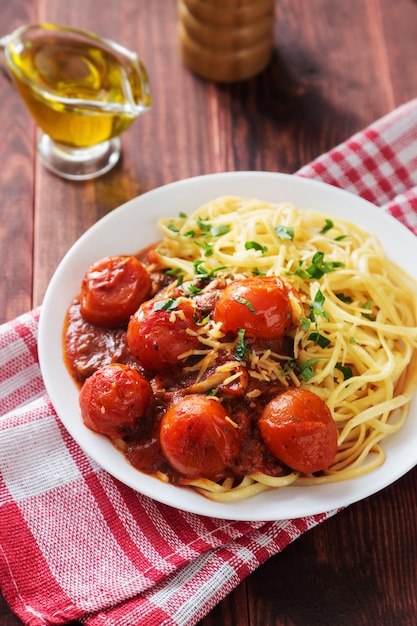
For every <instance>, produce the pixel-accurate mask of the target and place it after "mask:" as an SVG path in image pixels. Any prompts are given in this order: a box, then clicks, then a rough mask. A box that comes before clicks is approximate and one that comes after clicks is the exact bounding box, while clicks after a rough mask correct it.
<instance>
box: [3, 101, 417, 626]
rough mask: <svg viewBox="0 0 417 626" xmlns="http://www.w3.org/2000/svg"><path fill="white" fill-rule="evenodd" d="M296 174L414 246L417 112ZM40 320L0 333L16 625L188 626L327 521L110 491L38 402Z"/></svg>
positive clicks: (6, 535) (115, 485) (8, 583)
mask: <svg viewBox="0 0 417 626" xmlns="http://www.w3.org/2000/svg"><path fill="white" fill-rule="evenodd" d="M298 174H299V175H301V176H305V177H308V178H315V179H319V180H322V181H324V182H326V183H330V184H332V185H337V186H339V187H342V188H344V189H347V190H349V191H351V192H353V193H356V194H359V195H361V196H362V197H364V198H366V199H368V200H370V201H372V202H374V203H375V204H377V205H378V206H380V207H381V210H382V211H388V212H389V213H391V214H392V215H394V216H395V217H396V218H398V219H399V220H401V221H402V222H403V223H404V224H405V225H406V226H408V227H409V228H410V229H411V230H412V231H413V232H414V233H415V234H417V187H416V185H417V100H415V101H412V102H410V103H408V104H406V105H404V106H402V107H400V108H399V109H397V110H396V111H394V112H393V113H391V114H389V115H387V116H386V117H384V118H383V119H381V120H379V121H378V122H376V123H375V124H372V125H371V126H370V127H369V128H367V129H366V130H364V131H363V132H360V133H358V134H356V135H355V136H354V137H352V138H351V139H350V140H349V141H347V142H345V143H344V144H342V145H340V146H338V147H337V148H335V149H334V150H331V151H330V152H329V153H327V154H325V155H323V156H321V157H320V158H318V159H317V160H315V161H314V162H313V163H311V164H310V165H308V166H307V167H304V168H303V169H302V170H301V171H300V172H298ZM416 258H417V241H416ZM38 319H39V310H38V309H37V310H34V311H32V312H30V313H28V314H26V315H23V316H21V317H19V318H18V319H15V320H14V321H12V322H10V323H7V324H4V325H3V326H2V327H1V328H0V414H1V415H2V417H1V418H0V472H1V475H0V507H1V512H0V548H1V549H0V584H1V589H2V593H3V594H4V596H5V598H6V600H7V601H8V603H9V604H10V607H11V608H12V610H13V611H14V612H15V613H16V614H17V615H18V616H19V617H20V619H21V620H22V621H23V622H24V623H25V624H30V625H31V626H41V625H46V624H64V623H67V622H69V621H71V620H80V621H81V622H83V623H85V624H87V625H88V626H104V625H107V626H110V625H113V626H114V625H120V626H123V625H126V626H131V625H132V624H135V625H139V624H146V626H153V625H155V626H156V625H157V626H161V625H165V626H192V625H193V624H196V623H197V622H198V621H199V620H200V619H201V618H202V617H204V615H206V614H207V613H208V612H209V611H210V610H211V609H212V608H213V607H214V606H215V605H216V603H218V602H219V601H220V600H221V599H222V598H223V597H225V596H226V595H227V594H228V593H229V592H230V591H231V590H232V589H233V588H235V587H236V586H237V585H238V584H239V582H240V581H241V580H243V579H244V578H245V577H246V576H248V575H249V574H250V573H251V572H253V571H254V570H255V569H256V568H257V567H258V566H259V565H260V564H261V563H263V562H264V561H265V560H266V559H268V558H269V557H270V556H272V555H274V554H276V553H278V552H280V551H281V550H283V549H284V548H285V547H286V546H287V545H288V544H289V543H290V542H292V541H293V540H294V539H296V538H297V537H299V536H300V535H301V534H302V533H304V532H306V531H307V530H309V529H311V528H312V527H314V526H315V525H317V524H319V523H320V522H323V521H324V520H326V519H327V518H328V517H330V516H331V515H333V514H334V513H335V511H330V512H325V513H323V514H321V515H316V516H313V517H308V518H303V519H292V520H286V521H279V522H254V523H250V522H239V521H227V520H222V519H210V518H206V517H201V516H198V515H194V514H191V513H185V512H182V511H178V510H175V509H172V508H170V507H168V506H166V505H163V504H160V503H158V502H156V501H153V500H151V499H149V498H147V497H145V496H143V495H141V494H139V493H136V492H135V491H133V490H132V489H130V488H128V487H126V486H125V485H123V484H121V483H119V482H118V481H117V480H115V479H114V478H112V477H111V476H110V475H109V474H107V473H106V472H105V471H104V470H102V469H100V468H99V467H98V466H97V465H96V464H95V463H94V462H93V461H92V460H91V459H89V458H87V457H86V456H85V454H84V453H83V452H82V451H81V450H80V448H79V447H78V445H77V444H76V443H75V442H74V441H73V440H72V439H71V437H70V436H69V435H68V434H67V432H66V430H65V429H64V428H63V426H62V425H61V423H60V421H59V419H58V418H57V416H56V414H55V412H54V409H53V407H52V405H51V403H50V401H49V399H48V397H47V395H46V394H45V389H44V386H43V382H42V378H41V375H40V371H39V366H38V360H37V339H36V336H37V328H38Z"/></svg>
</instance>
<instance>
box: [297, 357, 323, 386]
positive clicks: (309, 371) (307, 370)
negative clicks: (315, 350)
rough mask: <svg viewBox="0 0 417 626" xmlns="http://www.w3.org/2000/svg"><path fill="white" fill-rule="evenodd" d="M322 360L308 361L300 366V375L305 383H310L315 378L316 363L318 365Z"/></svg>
mask: <svg viewBox="0 0 417 626" xmlns="http://www.w3.org/2000/svg"><path fill="white" fill-rule="evenodd" d="M318 361H320V359H308V361H304V362H303V363H300V364H299V365H298V373H299V376H300V378H301V380H303V381H304V382H305V383H308V381H309V380H311V379H312V378H313V376H314V368H313V365H314V363H317V362H318Z"/></svg>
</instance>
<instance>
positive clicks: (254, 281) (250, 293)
mask: <svg viewBox="0 0 417 626" xmlns="http://www.w3.org/2000/svg"><path fill="white" fill-rule="evenodd" d="M213 318H214V320H215V321H216V322H221V324H222V330H223V331H224V332H232V333H237V332H238V329H239V328H244V329H245V332H246V336H248V337H260V338H262V339H276V338H278V337H282V336H283V335H285V333H287V332H288V330H289V329H290V327H291V304H290V299H289V297H288V292H287V290H286V288H285V285H284V284H283V282H282V281H281V280H280V279H279V278H278V277H277V276H259V277H256V278H246V279H243V280H235V281H233V282H231V283H230V284H229V285H228V286H227V287H226V288H225V289H224V290H223V292H222V293H221V295H220V297H219V299H218V300H217V302H216V304H215V307H214V313H213Z"/></svg>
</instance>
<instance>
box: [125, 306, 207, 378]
mask: <svg viewBox="0 0 417 626" xmlns="http://www.w3.org/2000/svg"><path fill="white" fill-rule="evenodd" d="M172 305H173V303H172V302H171V301H170V300H148V301H146V302H144V303H143V304H142V305H141V306H140V307H139V309H138V311H137V312H136V313H135V315H134V316H133V317H132V318H131V319H130V322H129V325H128V327H127V342H128V345H129V349H130V351H131V353H132V354H133V356H135V357H136V358H137V359H138V360H139V362H140V364H141V365H142V366H143V367H144V368H145V369H148V370H151V371H160V370H162V369H164V368H166V367H167V366H171V365H176V364H178V357H179V356H180V355H181V354H183V353H185V352H188V350H195V349H196V348H198V347H199V345H200V342H199V340H198V337H197V335H196V334H195V333H196V332H197V331H198V326H197V324H196V320H195V309H194V307H193V306H192V304H191V302H189V301H188V300H185V299H183V300H179V301H178V302H176V303H175V305H174V308H172ZM164 307H167V308H164Z"/></svg>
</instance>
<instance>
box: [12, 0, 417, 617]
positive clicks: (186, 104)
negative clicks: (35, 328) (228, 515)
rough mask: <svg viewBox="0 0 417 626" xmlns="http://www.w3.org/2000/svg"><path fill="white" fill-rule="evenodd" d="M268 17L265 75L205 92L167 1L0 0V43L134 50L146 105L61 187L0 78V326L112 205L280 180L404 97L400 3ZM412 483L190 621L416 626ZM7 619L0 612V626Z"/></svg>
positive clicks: (321, 5) (36, 296) (406, 67)
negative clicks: (175, 187)
mask: <svg viewBox="0 0 417 626" xmlns="http://www.w3.org/2000/svg"><path fill="white" fill-rule="evenodd" d="M276 7H277V9H276V20H275V40H274V41H275V44H274V54H273V58H272V61H271V63H270V65H269V66H268V68H267V69H266V71H265V72H264V73H263V74H262V75H260V76H258V77H256V78H254V79H252V80H250V81H247V82H245V83H239V84H234V85H215V84H213V83H210V82H207V81H204V80H202V79H200V78H198V77H196V76H194V75H193V74H191V73H190V72H189V71H188V70H187V69H186V68H185V67H184V66H183V64H182V62H181V60H180V58H179V54H178V47H177V32H176V21H177V12H176V0H152V2H150V1H149V0H123V1H122V2H114V1H111V0H101V1H100V2H99V3H98V2H97V0H71V1H67V2H62V1H58V0H13V2H11V1H4V0H2V1H1V3H0V26H1V31H2V33H1V34H4V33H6V32H10V31H12V30H13V29H14V28H16V27H17V26H19V25H21V24H24V23H30V22H35V21H49V22H55V23H62V24H68V25H72V26H76V27H81V28H87V29H90V30H92V31H94V32H96V33H97V34H100V35H104V36H108V37H110V38H112V39H114V40H116V41H119V42H120V43H123V44H124V45H126V46H127V47H129V48H132V49H134V50H136V51H137V52H138V53H139V55H140V57H141V58H142V60H143V61H144V63H145V65H146V67H147V69H148V71H149V75H150V80H151V87H152V92H153V98H154V103H153V107H152V110H151V111H150V113H148V114H147V115H145V116H143V118H140V119H139V120H137V121H136V122H135V124H134V125H133V126H132V128H131V129H129V131H127V132H126V133H125V134H124V135H123V137H122V141H123V156H122V159H121V162H120V163H119V164H118V165H117V166H116V168H115V169H114V170H113V171H112V172H110V173H109V174H107V175H106V176H103V177H102V178H99V179H96V180H94V181H90V182H83V183H74V182H69V181H64V180H62V179H59V178H57V177H55V176H53V175H51V174H50V173H49V172H47V171H46V170H45V169H44V168H43V166H42V165H41V164H40V162H39V159H38V158H37V155H36V139H37V137H38V136H39V132H38V130H37V129H36V128H35V126H34V124H33V122H32V121H31V119H30V117H29V115H28V114H27V112H26V110H25V109H24V107H23V105H22V103H21V101H20V99H19V97H18V95H17V94H16V92H15V91H14V90H13V89H12V88H11V86H10V84H9V83H8V82H7V81H6V79H4V78H3V77H2V76H0V88H1V95H2V106H1V109H0V119H1V124H0V211H1V222H0V263H1V266H2V269H3V278H2V280H1V282H0V294H1V297H0V321H6V320H9V319H12V318H14V317H15V316H16V315H19V314H20V313H23V312H25V311H27V310H29V309H30V308H31V307H32V306H37V305H39V304H41V302H42V298H43V295H44V293H45V289H46V287H47V285H48V282H49V280H50V278H51V276H52V273H53V271H54V270H55V268H56V266H57V265H58V263H59V261H60V259H61V258H62V256H63V255H64V254H65V252H66V251H67V250H68V249H69V247H70V246H71V245H72V244H73V243H74V242H75V241H76V240H77V239H78V237H79V236H80V235H81V234H82V233H84V232H85V231H86V230H87V229H88V228H89V226H91V225H92V224H94V223H95V222H96V221H97V220H98V219H100V218H101V217H102V216H104V215H106V214H107V213H109V212H110V211H112V210H113V209H114V208H115V207H117V206H119V205H120V204H122V203H123V202H125V201H127V200H129V199H131V198H133V197H135V196H136V195H138V194H141V193H144V192H146V191H148V190H150V189H153V188H155V187H157V186H159V185H163V184H166V183H169V182H171V181H174V180H177V179H182V178H186V177H189V176H195V175H199V174H205V173H211V172H218V171H226V170H270V171H281V172H295V171H296V170H297V169H298V168H300V167H301V166H303V165H305V164H306V163H308V162H309V161H310V160H311V159H313V158H315V157H316V156H318V155H319V154H321V153H323V152H325V151H327V150H329V149H330V148H332V147H334V146H335V145H336V144H338V143H340V142H342V141H344V140H345V139H347V138H348V137H349V136H350V135H352V134H353V133H355V132H357V131H359V130H360V129H361V128H363V127H364V126H366V125H367V124H369V123H370V122H372V121H374V120H375V119H377V118H379V117H380V116H382V115H384V114H386V113H388V112H389V111H391V110H392V109H393V108H395V107H396V106H398V105H400V104H402V103H404V102H406V101H408V100H409V99H411V98H414V97H415V96H416V94H417V79H416V76H417V3H416V2H415V1H413V0H349V2H347V1H344V0H339V2H337V3H336V2H335V1H334V0H308V1H306V0H291V1H290V0H278V1H277V3H276ZM416 481H417V470H412V471H411V472H409V474H407V475H406V476H405V477H404V478H402V479H401V480H399V481H397V482H396V483H395V484H393V485H392V486H391V487H389V488H387V489H385V490H384V491H382V492H380V493H379V494H377V495H375V496H373V497H371V498H368V499H366V500H364V501H362V502H360V503H357V504H355V505H352V506H350V507H349V508H348V509H346V510H345V511H343V512H341V513H339V514H338V515H336V516H335V517H333V518H332V519H330V520H328V521H327V522H326V523H324V524H322V525H321V526H319V527H317V528H316V529H314V530H312V531H310V532H309V533H307V534H305V535H304V536H302V537H301V538H300V539H298V540H297V541H296V542H295V543H294V544H292V545H290V546H289V547H288V548H286V549H285V550H284V552H283V553H281V554H279V555H277V556H275V557H273V558H271V559H270V560H269V561H267V563H265V564H264V565H263V566H262V567H260V568H259V569H258V570H257V571H255V572H254V573H253V574H252V575H251V576H250V577H249V578H248V579H247V580H246V581H244V582H243V583H241V585H239V587H238V588H237V589H236V590H235V591H234V592H232V593H231V594H230V595H229V596H228V597H227V598H225V599H224V600H223V601H222V602H221V603H220V604H219V605H218V606H217V607H216V608H215V609H214V610H213V611H212V612H211V613H210V614H209V615H208V616H207V617H205V618H204V619H203V620H202V621H201V623H200V626H219V624H221V625H222V626H232V625H233V626H235V625H238V626H351V625H352V626H353V625H355V626H368V625H369V626H374V625H376V624H378V625H381V626H415V624H416V623H417V571H416V570H417V536H416V535H417V522H416V520H417V497H416V489H415V485H416ZM341 488H343V487H342V486H341ZM20 623H21V622H20V621H19V620H18V619H17V618H16V617H15V616H13V614H12V613H11V611H10V610H9V608H8V607H7V605H6V604H5V602H4V601H2V602H0V625H1V626H6V625H7V626H18V625H19V624H20ZM132 626H133V625H132Z"/></svg>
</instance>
